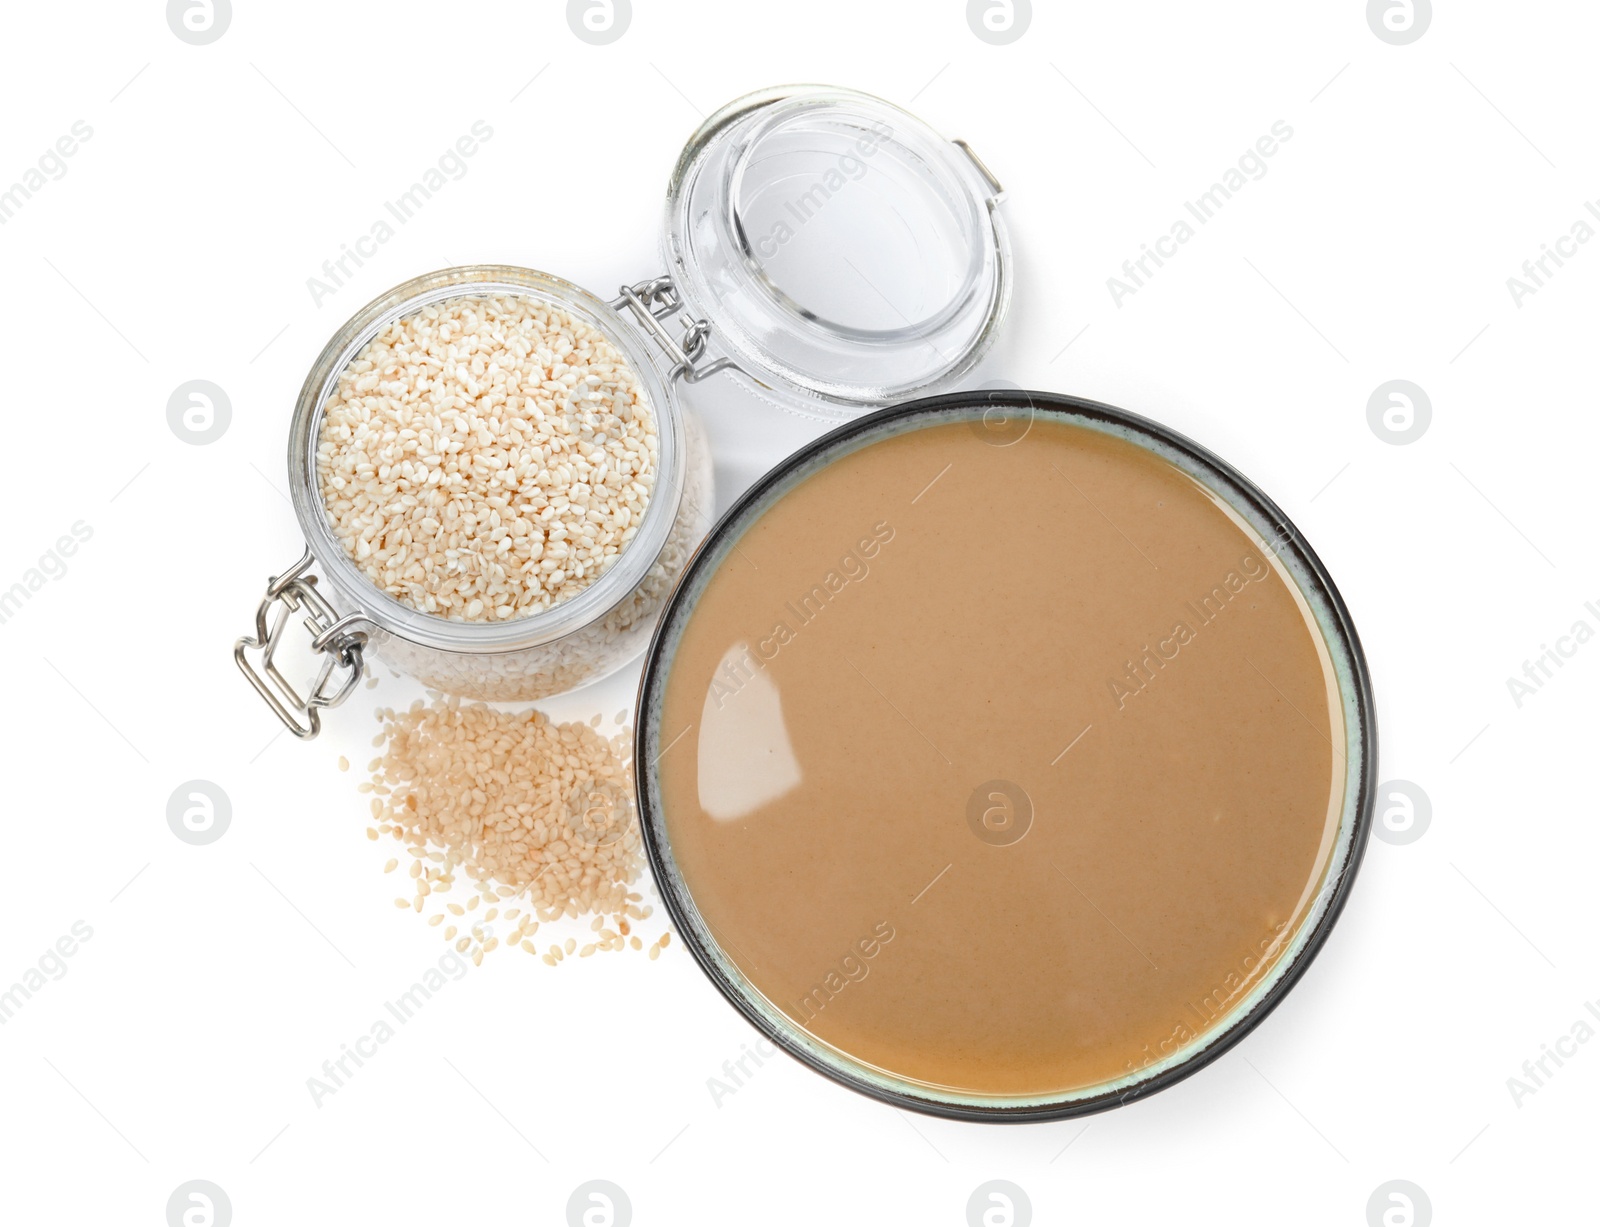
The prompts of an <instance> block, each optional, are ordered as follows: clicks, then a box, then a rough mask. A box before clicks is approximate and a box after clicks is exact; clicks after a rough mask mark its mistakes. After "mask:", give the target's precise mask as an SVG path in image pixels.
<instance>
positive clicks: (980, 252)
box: [234, 86, 1011, 738]
mask: <svg viewBox="0 0 1600 1227" xmlns="http://www.w3.org/2000/svg"><path fill="white" fill-rule="evenodd" d="M1002 196H1003V192H1002V189H1001V187H1000V185H999V183H998V182H997V181H996V180H995V179H994V176H993V175H992V174H991V173H990V172H989V171H988V169H987V168H986V167H985V166H984V165H983V163H982V162H981V161H979V160H978V158H977V156H976V155H975V154H974V153H973V152H972V150H971V149H970V148H969V147H968V146H967V145H966V144H965V143H964V142H960V141H947V140H945V139H943V138H942V137H940V136H939V135H938V134H937V133H935V132H934V131H933V130H932V129H930V128H928V127H927V126H926V125H924V124H923V123H922V122H921V121H920V120H917V119H916V118H915V117H913V116H912V115H910V114H908V113H907V112H905V111H902V110H900V109H899V108H897V107H894V106H892V105H891V104H889V103H887V102H883V101H882V100H880V99H877V98H873V97H871V96H869V95H866V94H860V93H856V92H854V91H850V90H842V89H834V88H827V87H818V86H795V87H785V88H781V89H771V90H764V91H761V92H759V93H756V94H751V95H748V96H747V97H744V98H741V99H738V100H736V101H735V102H733V103H730V104H729V105H728V106H726V107H724V108H723V109H722V110H720V111H718V112H717V113H716V114H714V115H712V116H711V117H710V118H709V119H708V120H706V122H705V123H704V124H703V125H702V126H701V127H700V129H699V130H698V131H697V132H696V133H695V134H694V136H693V137H692V138H691V139H690V141H689V144H688V145H687V146H686V147H685V148H684V150H683V153H682V155H681V156H680V157H679V159H678V163H677V166H676V168H675V169H674V171H673V175H672V179H671V182H670V184H669V187H668V192H667V201H666V221H665V227H664V233H663V239H662V254H663V257H664V261H665V266H666V268H667V270H668V272H667V273H666V275H664V276H659V277H655V278H653V279H650V280H647V281H642V282H639V283H637V284H634V285H631V286H624V287H623V288H622V290H621V292H620V294H619V295H618V297H616V298H615V299H612V300H610V301H606V300H602V299H601V298H599V297H597V296H595V295H593V294H591V293H590V292H588V291H587V290H584V289H582V288H581V287H579V286H576V285H573V284H571V283H569V282H566V281H563V280H561V279H560V278H557V277H553V276H550V275H548V274H545V273H541V272H536V271H534V270H531V269H524V268H515V267H510V266H504V265H475V266H469V267H462V268H452V269H445V270H443V271H441V272H436V273H429V274H427V275H425V276H422V277H418V278H415V279H414V280H411V281H408V282H406V283H405V284H404V285H401V286H398V287H396V288H395V289H393V290H391V291H389V292H388V293H387V294H384V295H383V296H381V297H380V298H377V299H375V300H374V301H373V302H371V303H369V304H367V305H366V306H365V307H363V308H362V309H361V310H360V311H358V312H357V313H356V314H355V316H354V317H352V318H351V319H350V320H349V321H348V322H347V323H346V324H345V325H344V326H343V327H342V328H340V329H339V331H338V332H337V333H335V335H334V336H333V338H332V339H331V340H330V341H329V342H328V344H327V346H326V347H325V348H324V349H323V351H322V353H321V355H320V356H319V357H318V359H317V361H316V363H315V364H314V365H313V367H312V369H311V372H310V374H309V375H308V377H307V379H306V382H305V384H304V386H303V387H302V388H301V391H300V396H299V400H298V403H297V405H296V408H295V413H294V418H293V421H292V424H291V427H290V432H289V457H288V460H289V479H290V491H291V495H292V501H293V505H294V510H295V515H296V518H297V519H298V520H299V522H300V527H301V530H302V531H303V532H304V534H305V538H306V552H305V554H304V556H303V557H302V558H301V559H300V561H299V562H298V563H297V564H295V566H294V567H292V568H290V569H289V570H287V571H285V572H284V573H282V574H281V575H277V576H274V577H273V578H272V579H271V580H269V581H268V585H267V590H266V593H265V595H264V596H263V598H262V600H261V603H260V605H259V606H258V608H257V612H256V619H255V629H254V633H253V634H251V635H248V636H246V637H244V638H242V639H240V640H239V641H238V642H237V643H236V644H235V646H234V658H235V661H236V662H237V664H238V666H239V668H240V670H241V671H242V672H243V673H244V674H245V676H246V677H247V678H248V679H249V681H250V682H251V684H252V685H253V686H254V687H255V688H256V690H257V692H258V693H259V694H260V695H261V696H262V698H263V699H265V700H266V702H267V703H268V704H269V705H270V706H271V707H272V709H273V710H274V711H275V712H276V713H277V715H278V717H279V718H280V719H281V720H282V721H283V723H284V724H285V725H286V726H287V727H288V728H289V729H290V731H292V732H293V733H294V734H295V735H296V736H297V737H301V738H311V737H315V736H316V735H317V733H318V731H319V730H320V719H321V716H320V713H321V710H322V709H323V708H325V707H333V706H337V705H338V704H339V703H341V702H342V701H343V700H344V699H345V698H347V697H348V696H349V694H350V693H351V692H352V691H353V690H354V688H355V686H356V684H357V682H358V681H359V680H360V678H361V674H362V671H363V669H364V667H365V657H366V653H367V652H369V651H370V652H373V653H375V654H376V655H377V656H379V657H380V658H381V659H383V660H384V661H385V662H386V663H388V664H390V665H391V666H393V667H394V668H396V669H399V670H401V671H403V672H405V673H408V674H410V675H412V676H413V677H415V678H417V679H418V680H419V681H421V682H423V683H425V684H426V685H428V686H431V687H434V688H437V689H439V690H442V691H445V692H447V693H450V694H455V695H461V696H463V697H466V698H472V699H487V700H530V699H539V698H545V697H548V696H550V695H555V694H560V693H563V692H565V691H568V690H572V689H574V688H576V687H578V686H582V685H586V684H588V683H590V682H594V681H598V680H600V679H601V678H604V677H605V676H607V675H608V674H610V673H612V672H614V671H615V670H617V669H618V668H620V667H622V666H623V665H625V664H627V663H628V662H629V661H631V660H633V659H634V658H635V657H637V656H638V655H639V654H640V653H641V652H642V651H643V650H644V648H645V646H646V644H647V642H648V640H649V636H650V633H651V631H652V629H653V627H654V624H655V619H656V615H657V614H658V613H659V612H660V609H661V607H662V605H663V603H664V602H665V600H666V598H667V596H668V595H669V593H670V592H671V591H672V588H673V586H674V585H675V584H676V582H677V579H678V577H679V575H680V574H681V573H682V571H683V569H684V567H685V566H686V565H687V563H688V561H689V559H690V557H691V555H692V554H693V552H694V550H695V548H696V547H697V545H698V544H699V541H700V538H701V536H702V535H703V533H704V530H705V529H706V528H708V527H709V526H710V523H711V519H710V515H711V510H712V507H713V499H714V495H713V488H712V472H711V457H710V452H709V448H708V446H707V442H706V437H705V433H704V430H703V428H702V427H701V426H700V424H699V422H698V420H697V419H696V417H695V416H694V414H693V413H692V412H690V411H689V410H688V409H686V407H685V406H684V405H683V404H682V402H681V401H680V399H679V398H678V395H677V384H678V382H679V381H680V380H681V381H683V382H685V383H695V382H698V381H700V380H703V379H707V378H710V377H712V376H721V377H727V378H732V379H735V380H737V381H739V382H740V383H741V384H743V386H744V387H745V388H746V389H748V390H749V391H750V392H752V393H754V394H755V396H756V397H758V398H760V399H761V400H765V401H768V402H772V403H775V404H776V405H778V406H780V407H783V408H786V409H790V410H793V411H797V412H800V413H802V414H805V415H807V416H810V417H814V418H818V419H822V420H843V419H848V418H851V417H854V416H856V415H858V414H860V413H862V412H865V411H867V410H869V409H873V408H878V407H881V406H883V405H885V404H889V403H891V402H893V401H896V400H899V399H901V398H903V397H907V396H914V395H923V394H926V393H928V392H931V391H935V390H938V389H941V388H945V387H948V386H949V385H951V384H953V383H954V382H955V381H956V380H958V379H959V378H960V377H961V376H962V375H963V374H964V373H965V372H966V371H968V370H969V369H970V368H971V367H972V366H973V364H974V363H976V362H977V361H978V359H979V358H980V357H982V355H983V354H984V353H985V352H986V351H987V350H988V348H989V346H990V345H991V344H992V342H993V340H994V337H995V334H996V330H997V328H998V325H999V323H1000V321H1001V319H1002V318H1003V316H1004V314H1005V310H1006V306H1007V304H1008V301H1009V298H1010V289H1011V274H1010V251H1009V245H1008V243H1007V239H1006V233H1005V227H1004V223H1003V221H1002V219H1001V217H1000V214H999V212H998V209H997V206H998V204H999V202H1000V200H1001V198H1002ZM491 295H494V296H513V297H522V298H527V299H533V300H536V301H539V302H544V303H549V304H551V305H553V306H556V307H559V308H560V309H562V310H564V311H566V312H568V313H569V314H571V315H572V316H574V317H575V318H577V319H579V320H581V321H583V322H584V323H585V324H587V325H589V326H590V327H592V328H594V329H596V330H597V331H599V332H600V333H602V334H604V335H605V336H606V338H607V339H608V340H610V341H611V342H612V344H614V345H615V346H616V347H617V349H618V350H619V352H620V353H621V354H622V355H623V357H624V359H625V360H626V361H627V363H628V364H629V365H630V366H631V367H632V368H633V370H634V372H635V374H636V375H637V376H638V379H639V382H640V385H641V387H642V389H643V391H644V394H645V397H646V399H647V400H648V401H649V404H650V407H651V411H652V412H653V413H654V415H655V420H656V427H657V434H658V446H659V456H658V462H657V463H658V468H657V479H656V486H655V489H654V490H653V492H652V494H651V497H650V500H649V502H648V503H647V504H646V507H645V511H644V514H643V516H642V518H641V520H640V523H639V526H638V529H637V531H636V533H635V536H634V538H633V539H632V540H631V541H630V542H629V544H628V545H627V546H626V548H625V549H623V551H622V553H621V554H620V555H619V556H618V557H617V559H616V561H615V562H614V563H612V564H611V565H610V566H609V568H608V569H607V570H605V571H603V572H602V573H601V574H600V575H599V576H598V577H597V578H596V579H595V580H594V581H593V582H592V583H591V584H590V585H589V586H588V587H586V588H585V589H583V590H582V591H581V592H579V593H578V594H577V595H575V596H573V597H571V598H569V599H567V600H565V601H562V602H560V603H558V604H556V605H553V606H551V607H550V608H548V609H545V610H542V611H540V612H538V613H534V614H531V615H528V616H526V617H522V618H514V619H507V620H505V621H497V622H473V621H462V620H457V619H449V618H444V617H440V616H437V615H434V614H430V613H425V612H423V611H421V610H418V609H415V608H413V607H411V606H409V605H406V604H404V603H403V602H401V601H399V600H397V599H396V598H394V597H393V596H391V595H389V594H388V593H385V592H383V591H381V590H379V589H378V588H377V587H376V586H375V585H374V584H373V583H372V582H371V581H370V580H369V579H368V578H367V576H366V575H365V574H364V573H363V572H362V571H361V570H360V568H358V567H357V566H356V565H355V563H354V562H353V561H352V560H351V558H350V557H349V555H348V554H347V553H346V551H345V549H344V547H343V546H342V545H341V544H340V542H339V541H338V540H337V538H336V537H335V536H334V533H333V530H332V527H331V525H330V523H329V520H328V515H327V511H326V509H325V507H324V505H323V502H322V496H321V493H320V491H319V489H318V484H317V479H316V448H317V442H318V438H319V434H320V427H321V423H322V416H323V410H324V407H325V405H326V404H327V401H328V399H329V397H330V396H331V395H332V394H333V392H334V391H335V389H336V388H337V386H338V381H339V376H340V374H341V373H342V372H343V371H344V370H345V369H346V367H347V366H348V365H349V364H350V362H351V361H352V360H353V359H354V358H355V357H356V356H357V355H358V354H359V353H360V352H361V351H362V349H363V348H364V347H365V346H366V345H367V343H368V342H370V341H371V340H372V339H373V338H374V337H376V336H378V335H379V334H380V333H381V332H382V331H383V330H384V329H386V328H388V327H389V326H390V325H391V324H393V323H394V322H395V321H396V320H399V319H402V318H405V317H407V316H409V315H412V314H414V313H416V312H417V311H419V310H421V309H423V308H425V307H428V306H433V305H437V304H440V303H443V302H447V301H449V300H451V299H457V298H463V297H474V298H476V297H484V296H491ZM674 323H675V324H676V326H677V328H676V331H674V328H673V327H671V326H670V325H672V324H674ZM313 572H314V573H313ZM297 620H298V621H299V622H300V623H301V624H302V625H303V626H304V628H305V630H306V631H307V632H308V633H309V635H310V640H309V646H310V649H311V651H312V653H313V656H314V658H315V659H314V663H313V668H312V670H311V672H312V677H311V680H310V682H309V683H304V682H302V683H299V684H297V683H296V682H294V681H291V680H290V678H289V676H288V675H287V673H286V671H285V667H284V666H285V662H284V661H283V660H282V659H281V655H280V654H281V653H283V652H285V651H287V650H288V645H287V644H286V643H285V639H284V636H285V634H286V633H287V631H288V630H289V629H290V626H291V624H292V623H293V622H295V621H297Z"/></svg>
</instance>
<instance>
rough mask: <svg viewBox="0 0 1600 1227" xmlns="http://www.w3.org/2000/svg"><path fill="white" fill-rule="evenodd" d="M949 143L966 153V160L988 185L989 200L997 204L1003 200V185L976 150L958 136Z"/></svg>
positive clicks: (1004, 195) (1004, 191) (1004, 196)
mask: <svg viewBox="0 0 1600 1227" xmlns="http://www.w3.org/2000/svg"><path fill="white" fill-rule="evenodd" d="M950 143H951V144H952V145H954V146H955V147H956V148H957V149H959V150H961V152H962V153H964V154H966V155H967V160H968V161H969V162H971V163H972V165H973V167H974V168H975V169H976V170H977V172H978V174H979V176H980V177H981V178H982V179H983V181H984V182H985V183H987V184H988V185H989V199H990V201H991V202H993V203H995V204H999V203H1000V201H1002V200H1004V199H1005V198H1006V189H1005V186H1004V185H1003V184H1002V183H1001V182H1000V180H999V179H997V178H996V177H995V173H994V171H992V170H990V169H989V167H988V164H987V163H985V162H984V160H983V159H982V158H980V157H979V156H978V153H977V150H975V149H973V147H972V146H971V145H969V144H967V142H966V141H964V140H962V139H961V138H960V137H957V138H956V139H955V140H953V141H951V142H950Z"/></svg>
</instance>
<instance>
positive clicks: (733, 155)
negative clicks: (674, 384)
mask: <svg viewBox="0 0 1600 1227" xmlns="http://www.w3.org/2000/svg"><path fill="white" fill-rule="evenodd" d="M1001 196H1002V190H1001V187H1000V185H999V183H998V182H997V181H996V180H995V178H994V176H993V175H992V174H991V173H990V172H989V170H988V169H987V167H985V166H984V164H983V163H982V162H981V161H980V160H979V159H978V157H977V155H976V154H975V153H974V152H973V151H972V150H971V149H970V148H969V147H968V146H967V145H966V144H965V143H964V142H960V141H951V140H946V139H945V138H943V137H942V136H940V135H939V134H938V133H936V132H934V131H933V130H932V129H931V128H929V127H928V126H927V125H926V124H924V123H923V122H922V121H921V120H918V119H917V118H915V117H914V116H912V115H910V114H909V113H907V112H905V111H903V110H901V109H900V108H898V107H895V106H892V105H890V104H889V103H887V102H884V101H882V100H880V99H877V98H874V97H871V96H870V95H867V94H861V93H856V92H854V91H850V90H843V89H833V88H827V87H820V86H797V87H788V88H781V89H773V90H767V91H763V92H761V93H758V94H752V95H749V96H748V97H745V98H742V99H739V100H738V101H736V102H733V103H731V104H729V105H728V106H727V107H724V108H723V109H722V110H721V111H719V112H717V113H716V114H715V115H713V116H712V117H711V118H710V119H708V120H707V121H706V122H705V124H703V125H702V126H701V128H700V130H699V131H698V132H697V133H696V134H695V135H694V137H693V138H692V139H691V140H690V142H689V144H688V146H687V147H686V148H685V149H684V151H683V154H682V155H681V157H680V158H679V161H678V165H677V168H676V170H675V171H674V173H673V177H672V182H671V185H670V187H669V189H668V193H667V217H666V230H665V234H664V238H663V243H664V254H665V256H666V261H667V269H668V276H669V277H670V278H671V279H672V282H673V285H674V286H675V288H676V291H677V294H678V296H679V298H680V299H681V302H682V305H683V308H684V309H685V311H686V312H687V313H688V314H689V316H690V317H691V318H697V319H703V320H705V321H707V322H708V323H709V325H710V334H709V348H708V354H709V356H710V357H711V358H712V360H713V361H718V362H720V363H722V364H724V365H725V366H730V367H732V368H734V369H735V370H736V372H737V373H739V374H740V375H742V376H743V378H744V379H745V380H746V381H747V382H748V383H750V384H752V385H754V386H755V387H756V388H758V389H760V390H761V391H762V392H764V393H765V394H766V395H767V396H768V397H769V398H771V399H775V400H777V401H779V402H780V403H781V404H783V405H784V406H786V407H788V408H792V409H798V410H801V411H803V412H807V413H810V414H812V415H815V416H818V417H822V418H847V417H852V416H855V415H856V414H858V413H860V412H861V411H862V410H863V409H866V408H874V407H878V406H881V405H884V404H887V403H890V402H892V401H895V400H899V399H902V398H905V397H910V396H916V395H921V394H925V393H927V392H930V391H933V390H936V389H939V388H943V387H946V386H948V385H950V384H952V383H953V382H954V381H955V380H956V379H958V378H959V377H960V376H961V375H962V374H963V373H964V372H966V371H967V370H968V369H970V368H971V367H972V365H973V364H974V363H976V362H977V360H978V359H979V358H980V357H981V356H982V355H983V353H984V352H985V351H986V350H987V349H988V347H989V345H990V344H991V342H992V340H993V338H994V335H995V330H996V327H997V325H998V323H999V321H1000V319H1001V317H1002V316H1003V314H1004V312H1005V308H1006V304H1007V300H1008V298H1009V294H1010V281H1011V275H1010V252H1009V246H1008V243H1007V240H1006V232H1005V225H1004V222H1003V220H1002V219H1001V217H1000V214H999V212H998V209H997V207H996V206H997V205H998V204H999V202H1000V199H1001Z"/></svg>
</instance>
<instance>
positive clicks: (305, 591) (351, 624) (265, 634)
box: [233, 549, 367, 741]
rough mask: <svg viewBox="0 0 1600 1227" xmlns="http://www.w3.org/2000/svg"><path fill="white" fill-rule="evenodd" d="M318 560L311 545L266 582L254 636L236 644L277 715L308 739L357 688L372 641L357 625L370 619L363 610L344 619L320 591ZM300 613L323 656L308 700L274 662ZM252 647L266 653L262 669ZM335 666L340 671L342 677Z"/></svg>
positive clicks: (242, 666) (238, 660)
mask: <svg viewBox="0 0 1600 1227" xmlns="http://www.w3.org/2000/svg"><path fill="white" fill-rule="evenodd" d="M313 561H314V560H313V559H312V557H311V551H310V550H309V549H308V550H307V551H306V553H305V557H303V558H301V559H300V561H299V562H297V563H295V565H294V566H293V567H291V568H290V569H289V570H287V571H285V572H284V573H283V574H282V575H275V576H273V577H272V578H271V579H269V580H268V581H267V591H266V595H265V596H263V597H262V598H261V604H260V605H259V606H257V608H256V633H255V635H254V636H249V635H247V636H245V637H244V638H243V639H240V640H239V641H238V642H237V643H235V644H234V645H233V659H234V663H235V664H237V665H238V666H239V671H240V672H241V673H243V674H244V675H245V677H246V678H248V679H249V681H250V684H251V685H252V686H254V687H255V688H256V693H257V694H259V695H260V696H261V697H262V698H263V699H265V700H266V702H267V706H269V707H271V708H272V710H273V711H274V712H276V713H277V716H278V719H279V720H282V721H283V724H284V727H285V728H287V729H288V730H289V731H290V732H291V733H293V734H294V735H295V736H296V737H298V738H300V739H301V740H303V741H310V740H311V739H312V738H313V737H315V736H316V735H317V734H318V733H320V732H321V731H322V719H321V710H322V708H324V707H338V706H339V704H341V703H343V702H344V701H345V700H346V699H348V698H349V697H350V693H351V692H352V691H353V690H354V689H355V688H356V683H357V682H359V681H360V680H361V674H362V670H363V668H364V664H365V662H364V660H363V658H362V650H363V648H364V647H365V645H366V642H367V636H366V632H365V631H361V630H357V629H356V627H357V626H359V625H360V624H362V623H363V622H365V618H363V616H362V615H361V614H346V615H345V616H344V617H342V618H341V617H340V616H339V613H338V611H337V610H336V609H334V607H333V606H332V605H330V604H328V602H327V600H326V599H325V598H324V597H323V595H322V594H321V593H320V592H318V591H317V588H316V583H317V577H316V576H314V575H307V574H306V572H307V571H308V570H309V569H310V567H311V564H312V562H313ZM274 610H276V617H274V616H273V615H274ZM297 613H298V614H304V615H305V616H304V618H303V619H302V620H303V622H304V624H305V628H306V630H308V631H309V632H310V633H311V650H312V651H313V652H316V653H318V654H319V655H320V656H321V657H322V658H323V659H322V665H321V667H320V668H319V669H318V671H317V675H316V677H315V678H314V679H313V681H312V683H311V689H310V692H309V693H308V694H307V695H306V696H305V697H304V698H302V697H301V695H300V692H299V691H298V690H296V689H295V688H294V686H293V685H292V684H291V683H290V681H289V679H288V678H286V677H284V676H283V674H282V672H281V671H279V669H278V666H277V665H276V664H275V663H274V661H273V657H274V656H275V655H276V654H277V651H278V648H279V646H280V645H281V643H282V640H283V632H284V629H285V627H287V626H288V624H289V616H290V615H291V614H297ZM251 651H260V653H261V664H260V667H259V668H257V667H256V666H255V665H252V664H251V663H250V659H249V657H248V656H247V655H246V653H247V652H251ZM336 669H338V670H340V673H339V674H337V675H336V674H335V670H336ZM297 717H300V718H297Z"/></svg>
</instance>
